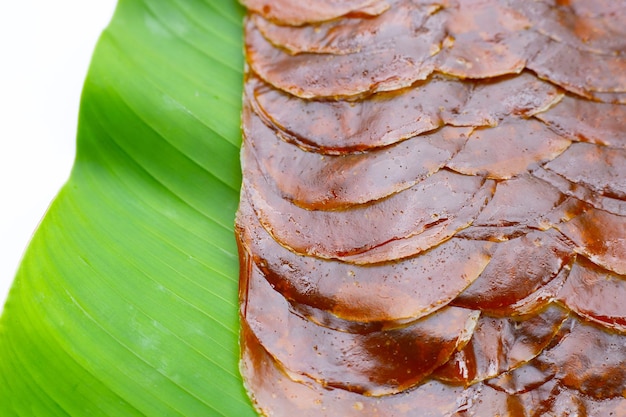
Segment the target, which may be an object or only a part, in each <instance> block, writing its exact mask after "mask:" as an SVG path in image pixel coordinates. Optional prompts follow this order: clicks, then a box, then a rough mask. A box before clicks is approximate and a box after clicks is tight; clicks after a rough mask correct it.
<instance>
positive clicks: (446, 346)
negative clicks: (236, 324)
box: [241, 264, 479, 396]
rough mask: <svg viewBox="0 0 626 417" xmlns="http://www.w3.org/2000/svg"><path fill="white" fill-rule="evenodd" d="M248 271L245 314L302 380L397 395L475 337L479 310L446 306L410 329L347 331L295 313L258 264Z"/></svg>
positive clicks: (261, 337)
mask: <svg viewBox="0 0 626 417" xmlns="http://www.w3.org/2000/svg"><path fill="white" fill-rule="evenodd" d="M246 272H247V274H248V276H247V277H246V276H242V277H241V280H242V285H244V287H245V288H246V290H247V297H245V300H246V302H245V303H244V305H242V307H241V308H242V312H243V316H244V317H243V318H244V320H245V321H246V323H247V324H248V325H249V326H250V329H251V330H252V332H253V333H254V334H255V335H256V337H257V338H258V339H259V341H260V343H261V344H262V345H263V346H264V347H265V348H266V349H267V350H268V352H270V353H271V355H272V356H273V357H275V358H276V360H277V361H278V362H280V363H281V364H282V365H283V366H284V368H285V371H287V372H288V373H289V375H290V376H291V377H292V378H294V379H296V380H298V379H300V377H299V375H306V376H307V377H310V378H313V379H314V380H316V381H319V382H320V383H321V384H323V385H324V386H329V387H338V388H343V389H347V390H349V391H353V392H359V393H365V394H367V395H375V396H379V395H385V394H392V393H397V392H400V391H402V390H405V389H408V388H410V387H413V386H415V385H417V384H419V383H420V382H422V380H423V379H424V378H425V377H426V376H428V375H429V374H430V373H432V371H433V370H434V369H436V368H437V367H439V366H440V365H442V364H443V363H445V362H446V361H448V359H449V358H450V355H452V353H453V352H454V351H455V350H456V348H457V346H458V345H459V344H460V343H463V342H464V341H465V340H467V339H468V338H469V337H470V336H471V332H472V329H473V328H474V326H475V325H476V320H477V319H478V314H479V313H478V312H476V311H472V310H468V309H463V308H457V307H445V308H443V309H441V310H439V311H437V312H435V313H433V314H431V315H429V316H427V317H424V318H422V319H421V320H418V321H416V322H415V323H412V324H410V325H408V326H407V327H401V328H396V329H391V330H381V331H373V332H368V333H364V334H358V333H347V332H342V331H337V330H333V329H329V328H326V327H322V326H320V325H318V324H315V323H313V322H312V321H309V320H307V319H305V318H303V317H301V316H300V315H297V314H295V313H293V312H292V311H291V310H290V308H289V303H288V302H287V301H286V300H285V299H284V298H283V297H282V295H281V294H280V293H278V292H277V291H275V290H274V289H273V288H272V287H271V285H270V284H269V282H267V281H266V279H265V277H264V276H263V274H262V272H261V271H259V270H258V268H257V267H256V265H254V264H253V265H252V266H251V268H250V270H248V271H246Z"/></svg>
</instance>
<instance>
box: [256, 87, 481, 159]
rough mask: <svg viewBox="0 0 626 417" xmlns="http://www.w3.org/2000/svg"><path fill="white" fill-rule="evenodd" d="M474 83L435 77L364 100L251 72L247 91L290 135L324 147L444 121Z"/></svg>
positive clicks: (385, 140)
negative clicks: (301, 94) (289, 88)
mask: <svg viewBox="0 0 626 417" xmlns="http://www.w3.org/2000/svg"><path fill="white" fill-rule="evenodd" d="M470 87H471V86H470V85H469V84H465V83H461V82H458V81H452V80H448V79H445V78H442V77H435V78H433V79H431V80H429V81H428V82H423V83H418V84H416V85H414V86H412V87H409V88H406V89H403V90H400V91H397V92H392V93H379V94H376V95H374V96H372V97H370V98H369V99H368V100H360V101H354V102H352V101H350V102H348V101H315V100H302V99H299V98H297V97H294V96H291V95H289V94H286V93H283V92H281V91H279V90H277V89H274V88H272V87H270V86H268V85H267V84H265V83H263V82H262V81H260V80H259V79H258V78H257V77H253V76H250V77H249V78H248V80H247V82H246V86H245V88H246V92H247V97H248V99H249V100H250V102H251V104H252V105H253V106H254V108H255V111H256V112H257V113H258V114H259V115H261V116H262V117H263V118H264V119H265V120H266V122H269V124H273V125H275V126H277V127H278V128H279V129H280V130H282V131H284V132H285V134H286V135H287V139H288V140H292V141H295V142H297V143H298V144H299V145H301V146H303V147H308V148H313V149H315V150H318V151H320V152H324V153H344V152H354V151H361V150H367V149H370V148H376V147H381V146H386V145H391V144H393V143H396V142H399V141H401V140H404V139H407V138H410V137H413V136H416V135H418V134H421V133H424V132H429V131H432V130H435V129H437V128H438V127H440V126H442V125H443V124H444V123H445V122H444V118H446V114H449V113H451V112H452V111H455V110H454V109H461V108H463V106H462V105H463V103H464V101H465V100H466V98H467V95H468V93H469V91H468V90H469V89H470Z"/></svg>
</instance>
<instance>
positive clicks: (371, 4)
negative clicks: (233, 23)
mask: <svg viewBox="0 0 626 417" xmlns="http://www.w3.org/2000/svg"><path fill="white" fill-rule="evenodd" d="M241 3H242V4H243V5H244V6H245V7H246V8H248V9H249V10H251V11H254V12H256V13H259V14H260V15H262V16H263V17H265V18H266V19H269V20H272V21H275V22H278V23H281V24H286V25H302V24H305V23H313V22H322V21H324V20H330V19H335V18H337V17H340V16H344V15H346V14H349V13H359V14H366V15H370V16H376V15H378V14H380V13H383V12H384V11H385V10H387V9H388V8H389V4H388V3H387V2H385V1H382V0H316V1H311V2H307V1H286V0H241Z"/></svg>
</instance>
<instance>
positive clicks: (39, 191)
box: [0, 0, 116, 310]
mask: <svg viewBox="0 0 626 417" xmlns="http://www.w3.org/2000/svg"><path fill="white" fill-rule="evenodd" d="M115 4H116V1H115V0H56V1H50V0H20V1H11V0H4V1H2V2H0V310H1V309H2V306H3V305H4V301H5V298H6V295H7V293H8V290H9V287H10V285H11V282H12V281H13V277H14V275H15V272H16V270H17V266H18V264H19V262H20V259H21V257H22V254H23V252H24V249H25V248H26V246H27V244H28V242H29V240H30V237H31V235H32V233H33V231H34V230H35V228H36V227H37V224H38V223H39V221H40V219H41V218H42V216H43V214H44V213H45V211H46V208H47V207H48V205H49V204H50V202H51V201H52V199H53V198H54V196H55V195H56V193H57V192H58V190H59V189H60V187H61V186H62V185H63V183H65V181H66V180H67V178H68V176H69V173H70V169H71V167H72V163H73V160H74V153H75V138H76V124H77V120H78V105H79V100H80V93H81V90H82V84H83V82H84V79H85V75H86V74H87V68H88V66H89V62H90V60H91V55H92V53H93V50H94V47H95V45H96V42H97V39H98V37H99V36H100V33H101V32H102V30H103V29H104V28H105V27H106V25H107V24H108V22H109V21H110V19H111V16H112V15H113V11H114V8H115Z"/></svg>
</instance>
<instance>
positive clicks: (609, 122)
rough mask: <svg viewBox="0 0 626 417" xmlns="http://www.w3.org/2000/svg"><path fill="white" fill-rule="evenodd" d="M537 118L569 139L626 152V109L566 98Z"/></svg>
mask: <svg viewBox="0 0 626 417" xmlns="http://www.w3.org/2000/svg"><path fill="white" fill-rule="evenodd" d="M535 117H537V118H538V119H540V120H542V121H543V122H544V123H546V124H547V125H548V126H549V127H550V129H553V130H554V131H556V132H558V133H559V134H561V135H563V136H565V137H566V138H568V139H571V140H575V141H582V142H591V143H596V144H598V145H606V146H612V147H614V148H622V149H626V135H624V132H625V131H626V106H624V105H619V104H608V103H597V102H593V101H590V100H586V99H583V98H580V97H575V96H571V95H566V96H565V97H563V99H562V100H561V101H560V102H559V103H558V104H557V105H555V106H554V107H552V108H550V109H549V110H548V111H546V112H543V113H538V114H536V115H535Z"/></svg>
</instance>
